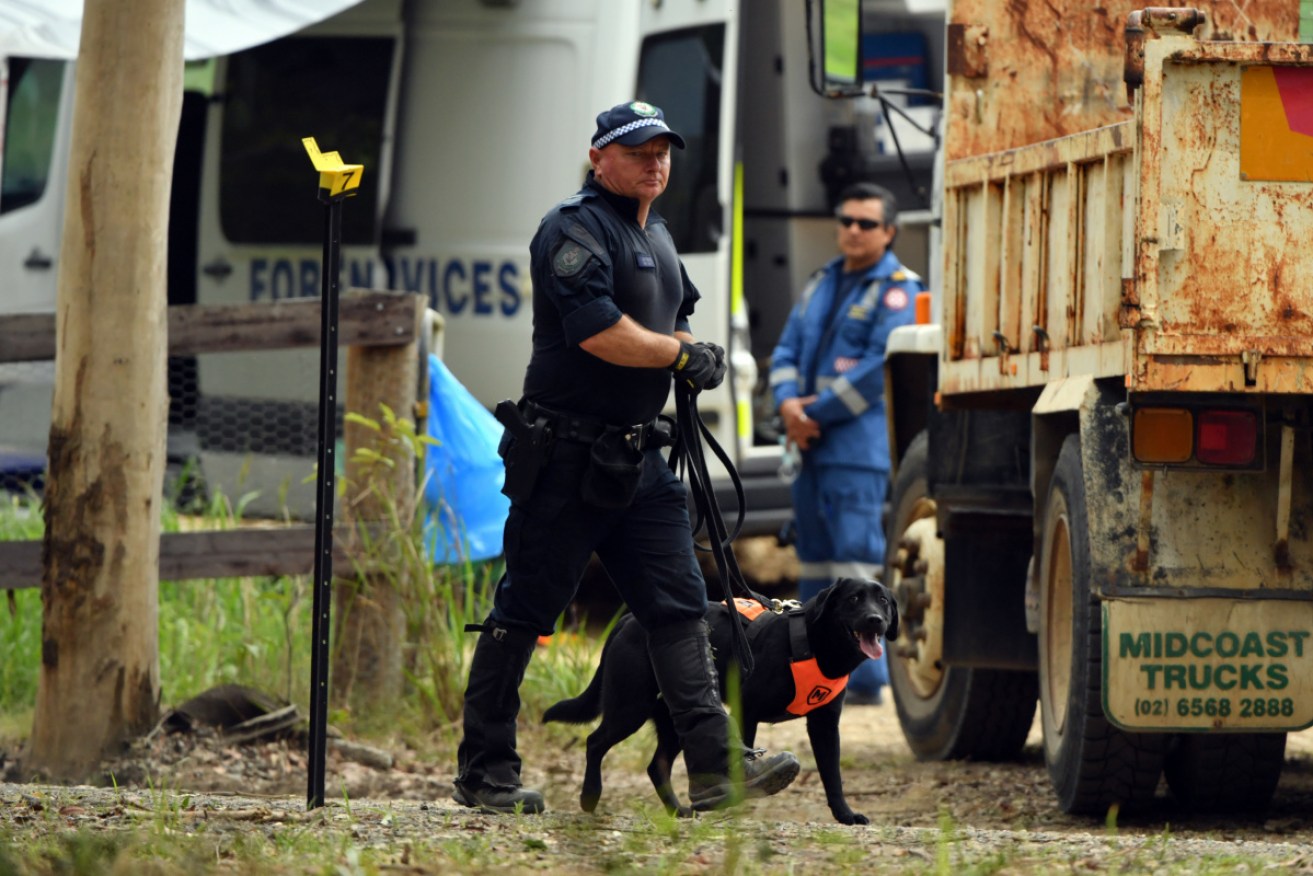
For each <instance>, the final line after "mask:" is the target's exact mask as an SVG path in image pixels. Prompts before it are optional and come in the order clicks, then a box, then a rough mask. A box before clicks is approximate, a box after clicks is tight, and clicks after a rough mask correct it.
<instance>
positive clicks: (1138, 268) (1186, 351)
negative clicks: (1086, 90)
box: [1130, 38, 1313, 393]
mask: <svg viewBox="0 0 1313 876" xmlns="http://www.w3.org/2000/svg"><path fill="white" fill-rule="evenodd" d="M1301 66H1304V67H1308V66H1313V46H1303V45H1283V46H1273V45H1259V44H1242V43H1201V42H1197V41H1194V40H1191V39H1188V38H1171V39H1163V40H1158V41H1154V42H1150V43H1149V44H1147V45H1146V60H1145V83H1144V86H1143V88H1142V92H1143V93H1142V96H1141V97H1140V98H1139V99H1140V100H1141V102H1142V109H1141V117H1142V120H1143V122H1142V126H1141V148H1140V151H1139V156H1138V158H1139V166H1138V174H1139V186H1140V190H1139V206H1138V210H1137V216H1136V222H1137V226H1136V238H1137V241H1136V246H1137V252H1136V263H1135V269H1134V278H1135V284H1136V287H1137V288H1136V292H1137V296H1138V299H1139V313H1138V319H1137V320H1136V323H1135V326H1136V334H1137V337H1136V340H1135V344H1136V361H1135V367H1134V370H1133V373H1132V375H1131V381H1130V388H1131V389H1133V390H1163V389H1165V390H1187V389H1188V390H1197V391H1217V390H1226V391H1253V392H1261V391H1265V392H1279V393H1288V392H1309V391H1310V390H1313V248H1310V247H1309V246H1308V245H1307V241H1308V240H1309V239H1310V238H1311V237H1313V183H1309V182H1306V181H1293V180H1254V179H1246V178H1245V174H1244V173H1242V170H1241V153H1240V134H1241V126H1242V112H1243V110H1242V108H1243V106H1244V104H1245V102H1246V100H1247V99H1249V98H1252V97H1253V96H1254V95H1253V94H1252V93H1251V94H1248V95H1247V94H1246V92H1245V89H1244V87H1243V84H1244V83H1245V82H1246V81H1249V82H1253V81H1254V73H1253V71H1255V70H1256V69H1258V70H1261V69H1272V68H1285V69H1300V67H1301ZM1247 71H1248V73H1247ZM1261 96H1262V95H1260V97H1261ZM1274 133H1275V132H1274ZM1302 136H1304V139H1305V140H1306V141H1309V142H1313V137H1310V136H1309V135H1302ZM1306 148H1307V146H1306Z"/></svg>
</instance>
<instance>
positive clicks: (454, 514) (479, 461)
mask: <svg viewBox="0 0 1313 876" xmlns="http://www.w3.org/2000/svg"><path fill="white" fill-rule="evenodd" d="M428 434H429V436H430V437H431V438H433V439H434V440H436V441H437V442H438V444H437V446H430V447H428V448H427V450H426V452H425V456H424V473H425V481H424V504H425V510H424V525H425V537H426V538H427V539H428V544H429V550H430V552H431V555H432V557H433V562H435V563H461V562H465V561H467V560H487V559H491V558H493V557H495V556H498V555H499V554H501V552H502V528H503V527H504V526H505V524H506V515H507V513H509V511H510V507H511V502H510V499H507V498H506V497H505V496H504V495H502V492H501V488H502V483H503V482H504V480H505V477H506V470H505V468H504V467H503V465H502V461H501V457H500V456H498V455H497V444H498V442H500V441H501V436H502V426H501V424H500V423H498V422H497V420H496V418H494V417H493V415H492V414H491V413H489V412H488V410H487V408H485V407H484V406H483V405H482V404H480V403H479V401H478V399H476V398H475V397H474V396H473V394H471V393H470V391H469V390H468V389H466V388H465V387H464V385H462V384H461V382H460V381H459V380H457V379H456V378H455V376H454V375H452V373H451V371H450V370H449V369H448V368H447V366H446V365H445V364H444V363H443V362H442V360H441V359H439V358H438V357H437V356H429V419H428Z"/></svg>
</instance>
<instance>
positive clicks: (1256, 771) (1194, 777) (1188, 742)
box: [1163, 733, 1286, 812]
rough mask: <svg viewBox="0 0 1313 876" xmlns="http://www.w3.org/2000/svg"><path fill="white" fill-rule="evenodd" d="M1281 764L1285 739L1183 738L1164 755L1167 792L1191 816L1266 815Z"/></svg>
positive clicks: (1211, 735)
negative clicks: (1213, 814) (1263, 812)
mask: <svg viewBox="0 0 1313 876" xmlns="http://www.w3.org/2000/svg"><path fill="white" fill-rule="evenodd" d="M1285 759H1286V734H1284V733H1183V734H1181V735H1180V736H1178V737H1176V741H1175V742H1174V743H1173V745H1172V746H1171V748H1170V749H1169V750H1168V752H1167V761H1166V763H1165V764H1164V767H1163V772H1164V773H1165V775H1166V776H1167V787H1169V788H1171V790H1172V796H1174V797H1175V798H1176V799H1177V800H1178V801H1180V803H1181V805H1182V806H1184V807H1185V808H1186V809H1189V810H1191V811H1194V812H1252V811H1254V810H1255V809H1265V808H1267V805H1268V804H1269V803H1271V802H1272V795H1273V794H1275V793H1276V789H1277V780H1278V779H1280V778H1281V768H1282V767H1283V766H1284V765H1285Z"/></svg>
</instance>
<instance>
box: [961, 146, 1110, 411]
mask: <svg viewBox="0 0 1313 876" xmlns="http://www.w3.org/2000/svg"><path fill="white" fill-rule="evenodd" d="M1132 140H1133V127H1132V125H1131V124H1130V123H1122V124H1120V125H1114V126H1109V127H1106V128H1100V129H1098V130H1095V131H1087V132H1084V133H1081V134H1075V135H1072V136H1069V137H1065V138H1061V139H1059V140H1054V141H1049V142H1046V143H1039V144H1035V145H1033V146H1027V147H1024V148H1020V149H1014V150H1008V151H1006V152H1002V153H995V154H990V155H983V156H976V157H973V158H970V159H963V160H960V161H956V162H952V163H950V164H949V165H948V166H947V168H946V170H945V180H946V183H945V185H946V199H945V203H946V205H948V208H949V209H948V211H947V216H946V222H945V225H944V227H945V235H944V243H945V258H946V262H945V275H944V276H945V278H946V279H947V282H946V283H945V285H944V289H943V294H944V313H945V314H946V316H947V317H948V321H947V323H946V325H947V327H948V331H949V337H948V340H949V343H947V344H945V346H944V354H943V361H942V362H941V369H940V391H941V393H942V394H943V395H944V396H946V397H951V396H953V395H955V394H958V393H973V392H983V391H991V390H1001V389H1014V388H1020V387H1036V386H1043V385H1045V384H1047V383H1049V382H1050V381H1052V380H1055V379H1059V378H1061V377H1065V376H1069V375H1074V374H1091V375H1094V376H1100V377H1106V376H1110V375H1120V374H1124V373H1125V367H1126V361H1127V353H1126V349H1125V346H1126V344H1127V343H1128V340H1127V339H1128V338H1129V335H1126V336H1124V335H1123V332H1122V330H1121V328H1120V327H1119V326H1118V322H1117V317H1118V313H1119V310H1120V307H1121V294H1122V277H1123V265H1124V264H1129V263H1128V262H1127V261H1126V259H1125V258H1124V253H1125V252H1127V251H1128V250H1127V247H1126V244H1125V242H1124V241H1125V239H1128V238H1129V236H1130V227H1129V225H1128V223H1130V222H1131V219H1132V215H1133V214H1132V213H1131V212H1130V210H1129V209H1128V207H1127V204H1128V201H1127V192H1128V191H1130V190H1131V188H1132V187H1131V185H1130V184H1129V183H1128V176H1129V174H1130V173H1131V172H1132V171H1133V169H1134V167H1135V164H1134V162H1133V161H1132V160H1131V155H1132Z"/></svg>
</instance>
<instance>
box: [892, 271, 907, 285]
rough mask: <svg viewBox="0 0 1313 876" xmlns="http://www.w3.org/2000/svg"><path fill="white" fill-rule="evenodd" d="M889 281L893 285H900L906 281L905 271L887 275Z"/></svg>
mask: <svg viewBox="0 0 1313 876" xmlns="http://www.w3.org/2000/svg"><path fill="white" fill-rule="evenodd" d="M889 279H890V280H893V281H894V282H895V283H901V282H903V281H904V280H906V279H907V271H903V270H898V271H894V272H893V273H892V274H890V275H889Z"/></svg>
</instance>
